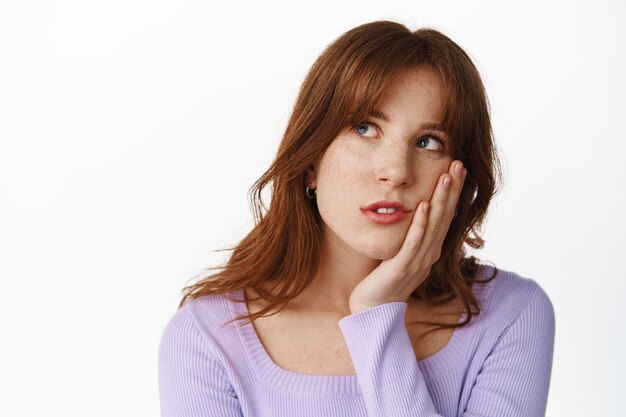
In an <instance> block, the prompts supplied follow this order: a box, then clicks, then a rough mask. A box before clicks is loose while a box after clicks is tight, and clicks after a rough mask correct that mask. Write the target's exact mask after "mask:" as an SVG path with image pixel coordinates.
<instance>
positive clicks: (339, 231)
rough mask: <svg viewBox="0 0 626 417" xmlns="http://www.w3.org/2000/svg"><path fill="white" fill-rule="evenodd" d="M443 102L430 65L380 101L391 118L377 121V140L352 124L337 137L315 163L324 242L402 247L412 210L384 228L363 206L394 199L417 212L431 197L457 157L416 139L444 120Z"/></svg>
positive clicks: (388, 249) (388, 252)
mask: <svg viewBox="0 0 626 417" xmlns="http://www.w3.org/2000/svg"><path fill="white" fill-rule="evenodd" d="M440 103H441V100H440V97H439V86H438V83H437V82H436V79H435V78H434V77H433V76H432V74H430V73H429V72H428V71H427V70H424V69H418V70H411V71H408V72H407V73H405V74H402V75H401V76H398V77H396V78H395V79H394V80H393V81H392V82H391V84H390V86H389V88H388V89H387V90H386V91H385V92H384V94H383V95H382V96H381V99H380V101H379V102H378V103H377V106H376V107H377V108H378V109H381V110H382V111H383V112H384V113H385V114H386V115H388V116H389V119H390V121H389V123H387V124H384V123H382V122H379V123H378V124H379V125H380V126H379V128H380V130H381V134H380V135H379V137H378V138H376V139H373V138H364V137H362V136H359V135H357V134H356V133H355V131H354V130H351V129H347V130H344V131H342V132H341V133H340V134H339V135H338V137H337V138H336V139H335V140H334V141H333V142H332V143H331V145H330V146H329V147H328V149H327V150H326V152H325V153H324V155H323V156H322V157H321V158H320V161H319V163H318V164H317V166H316V169H315V181H316V187H317V205H318V208H319V211H320V215H321V217H322V223H323V224H322V230H323V234H324V239H325V240H324V241H325V242H331V241H332V243H333V244H334V245H343V246H344V247H345V248H348V249H349V250H351V251H353V252H355V253H358V254H360V255H362V256H366V257H369V258H374V259H387V258H389V257H391V256H393V254H395V253H396V252H397V250H398V249H399V248H400V246H401V244H402V242H403V240H404V236H405V235H406V232H407V230H408V227H409V225H410V220H411V218H410V216H409V218H408V219H406V221H404V220H403V221H402V222H400V223H395V224H392V225H387V226H381V225H379V224H374V223H372V222H371V221H370V220H368V219H367V218H366V217H365V216H364V215H363V213H362V212H361V210H360V208H361V207H364V206H366V205H369V204H372V203H374V202H376V201H380V200H392V201H401V202H402V203H403V204H405V206H407V207H408V208H410V209H413V210H414V209H415V208H416V207H417V205H418V203H419V202H420V201H425V200H426V201H427V200H430V198H431V197H432V193H433V190H434V188H435V185H436V183H437V180H438V178H439V176H440V175H441V174H442V173H443V172H445V171H446V170H447V168H448V166H449V163H450V161H451V159H450V158H449V157H448V156H446V157H441V155H439V156H438V157H432V156H429V157H426V156H425V155H427V154H426V153H423V152H420V151H418V149H417V148H416V147H415V139H416V138H417V137H419V135H421V134H422V133H423V129H422V128H421V126H423V125H424V124H425V123H429V122H438V121H439V119H438V118H439V113H438V109H439V108H440V107H441V106H440ZM330 238H332V239H330Z"/></svg>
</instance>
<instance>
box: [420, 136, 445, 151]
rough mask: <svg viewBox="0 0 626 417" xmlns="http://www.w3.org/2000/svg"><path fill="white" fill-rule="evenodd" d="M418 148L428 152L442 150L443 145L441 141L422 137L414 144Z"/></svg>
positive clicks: (431, 137) (430, 137)
mask: <svg viewBox="0 0 626 417" xmlns="http://www.w3.org/2000/svg"><path fill="white" fill-rule="evenodd" d="M416 145H417V147H418V148H422V149H426V150H429V151H440V150H443V143H442V141H441V140H439V139H437V138H435V137H433V136H424V137H422V138H419V139H418V140H417V142H416Z"/></svg>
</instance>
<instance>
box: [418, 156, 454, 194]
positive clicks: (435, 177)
mask: <svg viewBox="0 0 626 417" xmlns="http://www.w3.org/2000/svg"><path fill="white" fill-rule="evenodd" d="M450 162H452V159H451V158H445V159H437V160H430V161H423V163H422V164H420V165H419V168H418V169H417V181H418V182H419V187H420V190H421V193H420V194H422V195H423V196H424V198H425V199H428V200H430V199H431V198H432V196H433V193H434V192H435V188H437V183H438V181H439V177H441V175H442V174H444V173H446V172H448V168H449V167H450Z"/></svg>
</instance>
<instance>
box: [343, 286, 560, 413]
mask: <svg viewBox="0 0 626 417" xmlns="http://www.w3.org/2000/svg"><path fill="white" fill-rule="evenodd" d="M406 308H407V304H406V303H403V302H392V303H386V304H382V305H379V306H376V307H373V308H370V309H368V310H364V311H361V312H359V313H357V314H353V315H350V316H347V317H344V318H343V319H341V320H340V321H339V326H340V328H341V331H342V333H343V335H344V338H345V340H346V343H347V345H348V349H349V351H350V355H351V357H352V360H353V363H354V367H355V369H356V374H357V379H358V383H359V386H360V388H361V391H362V394H363V400H364V402H365V405H366V409H367V414H368V417H391V416H393V417H400V416H405V417H437V416H440V414H438V413H437V411H436V409H435V407H434V405H433V400H432V398H431V396H430V393H429V391H428V388H427V385H426V381H425V379H424V376H423V374H422V372H421V370H420V369H419V366H418V362H417V361H416V359H415V353H414V351H413V348H412V346H411V342H410V339H409V335H408V332H407V330H406V326H405V323H404V316H405V312H406ZM553 344H554V311H553V307H552V304H551V303H550V300H549V299H548V297H547V295H546V294H545V293H544V292H543V290H541V288H540V287H539V286H537V287H536V289H535V292H534V293H533V294H532V296H531V297H530V298H529V299H528V304H527V305H526V306H525V307H524V308H523V310H522V312H521V313H520V315H519V316H518V317H517V319H516V320H515V321H514V322H513V323H512V324H511V325H509V326H507V327H506V328H505V329H503V331H502V334H501V335H500V337H499V338H497V341H496V342H495V343H494V345H493V347H492V349H491V351H490V353H489V355H488V356H487V357H486V358H485V360H484V362H483V364H482V368H481V370H480V372H479V374H478V376H477V378H476V381H475V382H474V386H473V388H472V391H471V394H470V398H469V400H468V403H467V407H466V409H465V411H464V413H463V414H462V415H463V416H464V417H502V416H507V417H516V416H520V417H522V416H523V417H543V416H544V415H545V407H546V401H547V395H548V388H549V382H550V373H551V368H552V352H553Z"/></svg>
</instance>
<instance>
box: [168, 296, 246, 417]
mask: <svg viewBox="0 0 626 417" xmlns="http://www.w3.org/2000/svg"><path fill="white" fill-rule="evenodd" d="M159 390H160V399H161V415H162V416H163V417H183V416H184V417H201V416H202V417H212V416H214V417H218V416H219V417H241V415H242V413H241V410H240V405H239V402H238V399H237V397H236V395H235V393H234V390H233V389H232V387H231V385H230V383H229V381H228V379H227V378H226V374H225V370H224V367H223V366H222V365H221V364H220V363H219V362H218V361H217V360H216V359H215V358H214V356H213V355H212V354H211V349H210V348H209V346H208V343H207V341H206V340H204V338H203V336H202V334H201V333H200V331H199V330H198V327H197V325H196V323H195V321H194V318H193V316H192V315H191V314H190V313H189V311H188V310H187V309H185V308H183V309H181V310H179V311H178V312H177V313H176V314H175V315H174V317H173V318H172V319H171V321H170V322H169V323H168V325H167V327H166V328H165V331H164V333H163V336H162V338H161V344H160V348H159Z"/></svg>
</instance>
